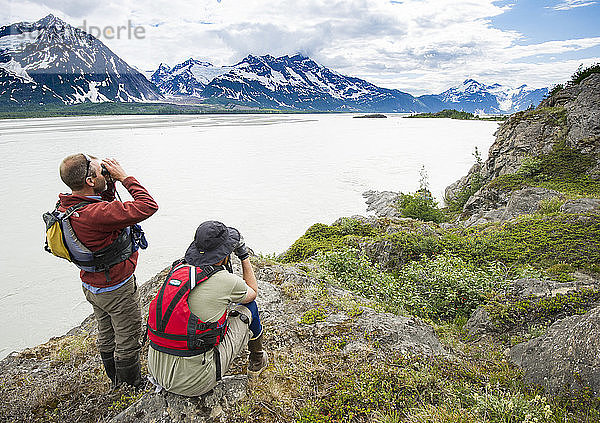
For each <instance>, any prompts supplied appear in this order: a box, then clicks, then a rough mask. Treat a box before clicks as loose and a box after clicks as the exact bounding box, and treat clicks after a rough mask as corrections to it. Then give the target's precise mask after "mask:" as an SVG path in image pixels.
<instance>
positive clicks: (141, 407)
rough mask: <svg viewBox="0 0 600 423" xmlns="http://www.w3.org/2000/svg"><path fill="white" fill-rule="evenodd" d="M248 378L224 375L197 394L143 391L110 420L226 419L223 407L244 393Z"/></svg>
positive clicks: (184, 421) (125, 422)
mask: <svg viewBox="0 0 600 423" xmlns="http://www.w3.org/2000/svg"><path fill="white" fill-rule="evenodd" d="M247 385H248V378H247V377H246V376H242V375H237V376H226V377H225V378H223V381H222V382H221V383H219V384H218V385H217V386H216V387H215V389H214V390H212V391H211V392H209V393H208V394H207V395H204V396H202V397H198V398H189V397H182V396H180V395H172V394H169V393H167V392H165V391H162V392H158V393H157V392H151V393H147V394H145V395H144V396H143V397H142V398H141V399H140V400H139V401H137V402H135V403H134V404H133V405H131V406H130V407H128V408H127V409H126V410H124V411H123V412H121V413H119V414H118V415H117V416H115V417H114V418H113V419H111V420H110V421H111V422H113V423H129V422H153V423H159V422H160V423H170V422H182V423H187V422H190V423H191V422H226V421H228V419H227V415H226V412H225V410H228V409H231V408H232V407H234V406H235V405H236V404H238V403H239V402H240V401H242V400H244V398H245V397H246V388H247Z"/></svg>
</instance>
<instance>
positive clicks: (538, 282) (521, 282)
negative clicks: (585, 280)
mask: <svg viewBox="0 0 600 423" xmlns="http://www.w3.org/2000/svg"><path fill="white" fill-rule="evenodd" d="M551 283H552V282H551V281H548V280H545V279H534V278H523V279H517V280H515V281H514V282H513V283H512V288H511V294H512V295H513V296H515V297H521V298H526V297H548V296H550V295H552V288H551ZM574 288H575V287H574Z"/></svg>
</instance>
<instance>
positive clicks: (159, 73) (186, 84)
mask: <svg viewBox="0 0 600 423" xmlns="http://www.w3.org/2000/svg"><path fill="white" fill-rule="evenodd" d="M229 70H231V66H222V67H216V66H213V65H212V64H211V63H208V62H201V61H199V60H194V59H189V60H186V61H185V62H183V63H180V64H178V65H176V66H174V67H173V68H172V69H171V68H170V67H169V66H167V65H165V64H164V63H161V64H160V66H159V67H158V69H157V70H156V71H155V72H154V73H153V74H152V75H151V76H150V78H149V79H150V81H152V82H153V83H154V85H156V86H157V87H158V88H159V90H160V92H161V93H162V94H165V95H190V96H194V97H202V90H204V87H206V85H207V84H208V83H210V81H212V80H213V79H214V78H215V77H217V76H220V75H222V74H224V73H227V72H229Z"/></svg>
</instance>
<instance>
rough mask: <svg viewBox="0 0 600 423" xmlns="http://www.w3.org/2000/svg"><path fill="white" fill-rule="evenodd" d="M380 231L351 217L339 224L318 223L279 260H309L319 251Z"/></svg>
mask: <svg viewBox="0 0 600 423" xmlns="http://www.w3.org/2000/svg"><path fill="white" fill-rule="evenodd" d="M378 233H379V232H378V231H377V230H376V229H375V228H374V227H373V226H371V225H368V224H365V223H362V222H361V221H359V220H356V219H351V218H343V219H342V220H341V223H340V224H339V225H331V226H330V225H325V224H323V223H316V224H314V225H312V226H311V227H310V228H308V230H307V231H306V233H305V234H304V235H302V236H301V237H300V238H298V239H297V240H296V242H294V243H293V244H292V246H291V247H290V248H289V249H288V250H287V251H286V252H285V253H283V254H282V255H281V256H279V260H281V261H282V262H284V263H295V262H299V261H303V260H307V259H309V258H310V257H312V256H313V255H314V254H315V253H316V252H317V251H331V250H333V249H336V248H338V247H343V246H344V245H345V244H346V243H347V242H350V240H351V239H352V238H355V237H373V236H375V235H377V234H378Z"/></svg>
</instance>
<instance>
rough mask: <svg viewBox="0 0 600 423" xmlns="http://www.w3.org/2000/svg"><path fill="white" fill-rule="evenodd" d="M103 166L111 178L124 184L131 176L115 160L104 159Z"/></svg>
mask: <svg viewBox="0 0 600 423" xmlns="http://www.w3.org/2000/svg"><path fill="white" fill-rule="evenodd" d="M102 164H103V165H104V166H105V167H106V170H108V173H110V176H111V177H112V178H113V179H115V180H117V181H119V182H123V181H124V180H125V178H127V177H128V176H129V175H128V174H127V172H125V170H123V168H122V167H121V165H120V164H119V162H118V161H116V160H115V159H104V160H102Z"/></svg>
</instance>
